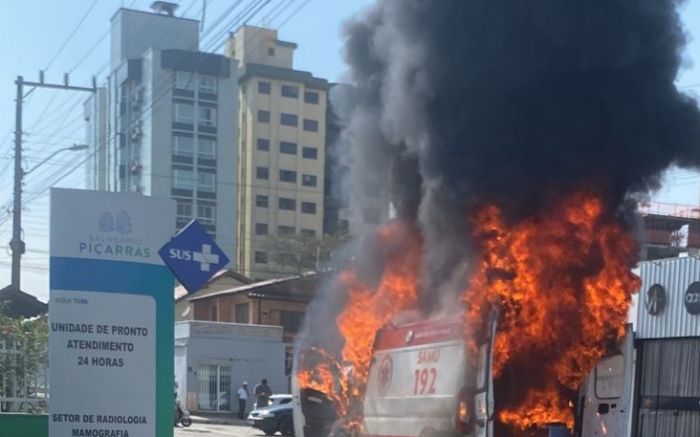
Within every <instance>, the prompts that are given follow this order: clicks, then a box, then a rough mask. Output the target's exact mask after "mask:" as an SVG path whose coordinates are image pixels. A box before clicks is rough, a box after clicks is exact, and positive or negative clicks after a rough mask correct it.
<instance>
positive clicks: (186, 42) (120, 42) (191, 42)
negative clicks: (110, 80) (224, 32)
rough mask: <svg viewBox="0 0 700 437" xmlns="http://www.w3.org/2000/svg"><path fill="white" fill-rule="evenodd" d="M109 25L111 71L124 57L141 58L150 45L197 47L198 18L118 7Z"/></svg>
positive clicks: (184, 48)
mask: <svg viewBox="0 0 700 437" xmlns="http://www.w3.org/2000/svg"><path fill="white" fill-rule="evenodd" d="M111 25H112V27H111V32H110V38H111V56H110V65H111V69H112V70H114V69H115V68H117V67H118V66H119V65H120V64H122V63H123V62H124V61H126V60H127V59H135V58H140V57H141V56H142V55H143V54H144V53H145V52H146V51H147V50H148V49H150V48H152V47H155V48H159V49H182V50H197V49H198V47H199V22H198V21H197V20H191V19H187V18H182V17H170V16H166V15H161V14H155V13H152V12H148V11H137V10H133V9H125V8H120V9H119V10H118V11H117V12H116V13H115V14H114V15H113V16H112V23H111Z"/></svg>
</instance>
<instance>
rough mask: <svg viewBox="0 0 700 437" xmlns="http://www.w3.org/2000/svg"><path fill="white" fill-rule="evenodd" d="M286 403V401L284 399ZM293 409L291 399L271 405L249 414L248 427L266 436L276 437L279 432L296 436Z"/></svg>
mask: <svg viewBox="0 0 700 437" xmlns="http://www.w3.org/2000/svg"><path fill="white" fill-rule="evenodd" d="M282 401H286V399H282ZM293 416H294V412H293V408H292V403H291V397H290V399H289V401H286V402H285V403H278V404H273V405H269V406H267V407H263V408H260V409H258V410H253V411H251V412H250V414H248V425H250V426H252V427H253V428H257V429H259V430H261V431H262V432H264V433H265V435H274V434H275V433H277V432H280V433H282V435H285V436H292V435H294V421H293Z"/></svg>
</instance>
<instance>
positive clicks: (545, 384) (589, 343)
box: [297, 194, 639, 437]
mask: <svg viewBox="0 0 700 437" xmlns="http://www.w3.org/2000/svg"><path fill="white" fill-rule="evenodd" d="M471 229H472V233H473V239H474V241H475V242H476V243H477V246H478V248H479V254H480V255H479V259H478V260H477V262H475V263H474V268H473V269H472V272H471V276H470V277H469V278H465V279H468V287H467V289H466V290H465V291H464V292H463V293H462V302H463V304H464V324H465V333H466V338H467V339H468V341H467V347H468V348H469V352H470V353H471V354H472V355H471V356H472V357H474V356H475V352H476V349H477V348H476V347H477V345H478V344H479V343H480V342H481V341H482V340H483V339H484V336H485V335H486V334H487V322H488V320H489V319H490V314H491V313H492V312H493V309H494V308H495V309H497V310H498V311H499V314H500V315H499V324H498V333H497V335H496V339H495V342H494V351H493V355H494V356H493V374H494V377H495V378H496V396H495V398H496V405H497V410H498V420H499V422H500V425H501V426H505V427H506V428H507V432H504V433H503V434H497V435H499V437H504V436H505V434H511V435H519V434H517V432H520V431H522V430H526V429H528V428H531V427H541V426H543V425H546V424H549V423H563V424H566V425H567V426H569V427H572V426H573V413H572V405H573V404H572V400H574V399H575V393H576V390H577V388H578V386H579V384H580V383H581V382H582V381H583V379H584V377H585V376H586V374H587V373H588V372H589V371H590V370H591V369H592V368H593V367H594V366H595V364H596V363H597V362H598V361H599V360H600V359H601V358H602V357H603V356H604V355H605V354H607V353H609V352H610V351H611V350H612V349H613V348H614V347H616V345H617V344H618V342H619V341H620V340H621V338H622V336H623V335H624V329H625V322H626V317H627V310H628V307H629V302H630V296H631V292H632V291H634V290H636V289H637V288H638V287H639V283H638V281H639V280H638V278H637V277H636V276H634V275H633V274H632V273H631V271H630V266H631V265H632V264H633V262H634V260H635V258H636V246H635V243H634V241H633V239H632V238H631V236H630V235H629V234H628V233H627V232H626V231H625V230H624V229H623V227H622V226H621V225H620V224H619V222H618V221H617V219H616V218H615V217H614V216H612V215H611V214H610V213H609V212H608V211H606V210H605V208H604V204H603V202H602V201H601V199H600V198H598V197H596V196H594V195H591V194H576V195H574V196H572V197H570V198H569V199H568V200H566V201H564V202H562V203H561V204H558V205H553V207H552V208H551V210H548V211H543V212H542V213H540V214H539V215H536V216H534V217H531V218H528V219H525V220H519V221H517V222H514V223H507V221H506V219H505V218H504V216H503V213H502V209H501V208H499V207H497V206H496V205H487V206H484V207H482V208H480V209H479V210H478V211H477V213H476V214H475V216H474V218H473V220H472V224H471ZM377 239H378V242H379V246H380V247H382V248H383V250H384V253H383V260H384V262H385V264H384V266H383V268H382V274H381V276H380V279H378V280H374V281H371V280H366V279H364V276H363V275H362V274H361V273H360V272H359V271H358V270H357V269H356V268H349V269H347V270H345V271H343V272H341V274H340V275H339V277H338V281H340V284H341V285H342V288H344V289H345V290H346V291H347V295H348V300H347V303H346V305H345V306H344V308H343V310H342V312H341V313H340V314H339V315H338V316H337V318H336V325H337V328H338V331H339V333H340V335H341V336H342V338H343V340H344V344H343V346H342V349H341V350H340V351H339V356H337V357H336V356H331V354H329V353H327V352H326V351H322V350H317V352H318V354H319V356H320V357H321V358H320V361H319V362H318V364H317V365H315V366H314V367H313V368H307V369H302V370H300V371H299V373H298V374H297V379H298V381H299V385H300V387H302V388H309V389H314V390H317V391H320V392H322V393H325V394H326V395H327V397H328V398H329V399H330V400H331V401H332V402H333V404H334V405H335V406H336V410H337V412H338V414H339V416H340V417H344V418H345V420H346V426H348V427H349V428H351V429H353V430H359V426H360V424H361V419H362V408H361V403H362V398H363V395H364V390H365V386H366V382H367V378H368V373H369V367H370V362H371V358H372V350H373V346H374V339H375V335H376V333H377V331H378V330H379V329H380V328H382V327H383V326H384V325H386V324H387V323H389V322H390V321H392V319H394V318H395V317H396V316H397V315H398V314H399V313H401V312H403V311H406V310H413V309H417V308H418V292H419V287H420V277H419V274H420V271H421V263H422V256H421V255H422V241H421V239H420V237H419V232H418V231H417V230H415V229H414V228H412V227H410V226H406V225H403V224H400V223H398V222H394V223H391V224H388V225H385V226H384V227H382V228H381V229H380V230H379V232H378V234H377ZM341 363H342V364H341ZM345 368H349V371H346V370H343V369H345ZM408 413H410V412H408Z"/></svg>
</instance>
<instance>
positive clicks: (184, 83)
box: [175, 71, 194, 91]
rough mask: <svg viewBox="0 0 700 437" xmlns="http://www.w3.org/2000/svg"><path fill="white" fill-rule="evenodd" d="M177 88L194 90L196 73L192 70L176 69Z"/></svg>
mask: <svg viewBox="0 0 700 437" xmlns="http://www.w3.org/2000/svg"><path fill="white" fill-rule="evenodd" d="M175 88H177V89H180V90H188V91H194V73H192V72H190V71H176V72H175Z"/></svg>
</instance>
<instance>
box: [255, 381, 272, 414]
mask: <svg viewBox="0 0 700 437" xmlns="http://www.w3.org/2000/svg"><path fill="white" fill-rule="evenodd" d="M270 396H272V390H271V389H270V386H269V385H267V379H265V378H263V379H262V380H261V381H260V384H258V385H256V386H255V398H256V401H257V404H256V408H262V407H267V406H268V405H270Z"/></svg>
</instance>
